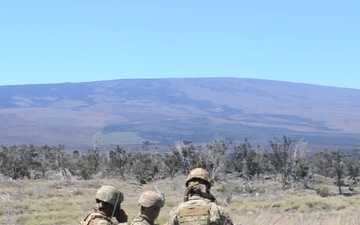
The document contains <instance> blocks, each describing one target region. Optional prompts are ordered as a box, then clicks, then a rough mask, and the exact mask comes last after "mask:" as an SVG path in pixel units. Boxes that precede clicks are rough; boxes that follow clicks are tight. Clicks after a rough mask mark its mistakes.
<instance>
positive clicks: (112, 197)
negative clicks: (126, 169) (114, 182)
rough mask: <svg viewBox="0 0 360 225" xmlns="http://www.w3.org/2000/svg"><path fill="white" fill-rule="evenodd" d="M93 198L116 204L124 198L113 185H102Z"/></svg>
mask: <svg viewBox="0 0 360 225" xmlns="http://www.w3.org/2000/svg"><path fill="white" fill-rule="evenodd" d="M95 199H97V200H100V201H102V202H107V203H109V204H111V205H112V206H116V205H120V203H121V202H122V201H123V200H124V195H123V194H122V193H121V192H120V191H119V190H117V189H116V188H114V187H113V186H110V185H104V186H102V187H101V188H100V189H99V190H98V191H97V192H96V194H95Z"/></svg>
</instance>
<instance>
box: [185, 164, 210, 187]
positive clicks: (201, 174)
mask: <svg viewBox="0 0 360 225" xmlns="http://www.w3.org/2000/svg"><path fill="white" fill-rule="evenodd" d="M195 178H197V179H202V180H204V181H207V182H208V183H209V185H211V183H212V182H211V179H210V174H209V172H208V171H206V170H204V169H203V168H195V169H193V170H191V171H190V173H189V175H188V176H187V178H186V182H185V186H186V187H187V186H188V183H189V181H190V180H192V179H195Z"/></svg>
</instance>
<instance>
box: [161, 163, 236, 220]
mask: <svg viewBox="0 0 360 225" xmlns="http://www.w3.org/2000/svg"><path fill="white" fill-rule="evenodd" d="M211 183H212V182H211V179H210V176H209V173H208V172H207V171H206V170H204V169H202V168H196V169H194V170H192V171H190V173H189V175H188V177H187V179H186V184H185V185H186V187H187V189H186V191H185V195H184V202H183V203H181V204H180V205H179V206H177V207H175V208H174V209H173V210H172V211H171V212H170V217H169V221H168V223H167V224H168V225H233V223H232V221H231V219H230V217H229V215H228V214H227V212H226V211H225V209H224V208H222V207H220V206H218V205H217V203H216V199H215V197H214V196H213V195H212V194H211V193H210V191H209V189H210V187H211Z"/></svg>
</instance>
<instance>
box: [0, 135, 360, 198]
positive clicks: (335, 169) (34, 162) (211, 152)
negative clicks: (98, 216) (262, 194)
mask: <svg viewBox="0 0 360 225" xmlns="http://www.w3.org/2000/svg"><path fill="white" fill-rule="evenodd" d="M195 167H203V168H205V169H206V170H208V171H209V173H210V174H211V176H212V178H213V179H214V180H219V179H221V177H222V176H223V175H224V174H229V173H236V174H239V176H242V177H243V178H244V179H246V180H249V181H251V180H252V179H257V178H260V177H262V178H264V177H270V176H273V177H275V178H278V179H280V180H281V183H282V186H283V187H284V188H285V187H287V186H293V187H295V186H298V185H302V186H303V187H307V185H308V182H310V181H311V180H312V178H313V177H314V175H315V174H316V175H321V176H324V177H326V178H331V179H333V180H334V184H335V185H336V186H337V187H338V190H339V193H340V194H341V193H342V187H344V186H348V187H349V189H350V190H353V189H354V187H356V186H357V185H358V182H359V177H360V150H359V149H354V150H352V151H341V150H339V149H334V150H328V149H324V150H322V151H319V152H312V153H310V152H309V149H308V146H307V142H306V141H305V140H300V141H294V140H293V139H291V138H290V137H288V136H283V137H281V138H274V139H273V140H270V141H269V147H268V148H264V147H262V146H260V145H256V146H253V145H252V144H251V143H250V142H249V141H248V139H247V138H245V139H244V140H243V141H241V142H240V143H236V144H235V143H232V141H231V140H229V139H215V140H213V141H212V142H211V143H205V144H194V143H192V142H191V141H182V142H178V143H175V144H174V145H172V146H169V151H167V152H159V151H158V149H157V148H156V146H155V147H153V146H152V145H151V143H150V142H149V141H144V142H143V145H142V148H141V149H138V150H131V151H130V150H126V149H124V148H122V147H121V146H116V147H115V148H114V149H112V150H110V151H100V144H99V142H96V141H95V142H94V143H93V147H92V148H91V149H88V150H87V151H79V150H73V151H69V150H66V149H65V146H64V145H58V146H47V145H44V146H35V145H13V146H1V151H0V173H1V174H2V175H3V176H6V177H9V178H11V179H13V180H16V179H24V178H26V179H47V173H48V172H49V171H54V170H55V171H59V170H60V171H62V170H66V171H69V172H70V173H71V175H72V176H75V177H76V178H77V179H85V180H88V179H93V178H94V177H96V176H101V177H104V178H120V179H124V180H125V179H129V178H135V179H136V181H137V182H138V183H139V184H142V183H145V182H147V181H149V180H156V179H162V178H165V177H168V178H170V179H173V178H174V177H175V176H177V175H179V174H183V175H186V174H188V172H189V171H190V170H191V169H192V168H195Z"/></svg>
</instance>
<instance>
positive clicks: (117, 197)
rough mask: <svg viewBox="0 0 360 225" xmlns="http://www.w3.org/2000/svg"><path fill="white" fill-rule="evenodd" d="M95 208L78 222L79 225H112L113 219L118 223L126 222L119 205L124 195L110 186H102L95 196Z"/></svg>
mask: <svg viewBox="0 0 360 225" xmlns="http://www.w3.org/2000/svg"><path fill="white" fill-rule="evenodd" d="M95 200H96V206H95V207H94V208H93V209H92V210H91V211H90V212H89V213H88V214H87V215H86V217H85V218H84V219H83V220H82V221H80V223H79V224H80V225H114V223H113V222H112V221H111V218H112V217H115V218H116V220H117V221H118V222H119V223H126V222H127V215H126V213H125V212H124V210H123V209H121V207H120V204H121V202H122V201H123V200H124V195H123V194H122V193H121V192H120V191H119V190H117V189H116V188H114V187H113V186H110V185H105V186H102V187H101V188H100V189H99V190H98V191H97V192H96V194H95Z"/></svg>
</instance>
